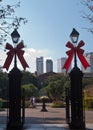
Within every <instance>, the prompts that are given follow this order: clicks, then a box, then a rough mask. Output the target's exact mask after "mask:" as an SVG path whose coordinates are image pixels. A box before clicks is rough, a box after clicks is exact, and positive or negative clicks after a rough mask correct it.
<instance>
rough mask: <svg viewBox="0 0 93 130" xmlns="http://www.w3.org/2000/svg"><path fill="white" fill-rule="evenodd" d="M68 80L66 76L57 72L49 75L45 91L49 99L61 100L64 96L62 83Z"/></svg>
mask: <svg viewBox="0 0 93 130" xmlns="http://www.w3.org/2000/svg"><path fill="white" fill-rule="evenodd" d="M67 81H68V77H67V76H64V75H63V74H57V75H55V76H50V77H48V79H47V80H46V82H47V83H46V84H47V87H46V91H47V94H48V96H49V97H50V99H52V100H55V101H57V100H61V99H62V98H63V96H64V91H65V86H64V84H65V83H66V82H67Z"/></svg>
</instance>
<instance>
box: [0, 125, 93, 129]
mask: <svg viewBox="0 0 93 130" xmlns="http://www.w3.org/2000/svg"><path fill="white" fill-rule="evenodd" d="M0 130H6V126H5V124H1V125H0ZM13 130H15V129H13ZM21 130H22V129H21ZM23 130H69V128H68V125H67V124H27V125H24V127H23ZM78 130H81V129H78ZM86 130H93V124H87V125H86Z"/></svg>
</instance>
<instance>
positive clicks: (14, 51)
mask: <svg viewBox="0 0 93 130" xmlns="http://www.w3.org/2000/svg"><path fill="white" fill-rule="evenodd" d="M22 48H24V44H23V43H22V42H20V43H19V44H18V45H17V46H16V48H13V46H12V45H10V44H9V43H7V44H6V49H8V50H9V52H8V53H7V55H8V56H7V58H6V61H5V63H4V66H3V68H6V69H7V70H8V69H9V66H10V64H11V62H12V59H13V56H14V55H15V54H16V55H17V56H18V58H19V60H20V62H21V64H22V66H23V68H24V70H25V69H26V67H29V66H28V64H27V63H26V61H25V59H24V57H23V55H24V50H21V49H22Z"/></svg>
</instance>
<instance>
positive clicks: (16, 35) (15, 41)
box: [11, 29, 20, 67]
mask: <svg viewBox="0 0 93 130" xmlns="http://www.w3.org/2000/svg"><path fill="white" fill-rule="evenodd" d="M11 38H12V41H13V44H14V47H15V48H16V46H17V44H18V41H19V38H20V34H19V33H18V31H17V29H14V31H13V32H12V33H11ZM14 67H17V58H16V52H15V54H14Z"/></svg>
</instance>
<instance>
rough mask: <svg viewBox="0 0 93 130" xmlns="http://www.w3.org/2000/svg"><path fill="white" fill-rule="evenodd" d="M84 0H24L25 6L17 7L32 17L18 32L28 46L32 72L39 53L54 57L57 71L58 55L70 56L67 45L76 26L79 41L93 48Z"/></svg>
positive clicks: (87, 48)
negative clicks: (67, 52) (67, 53)
mask: <svg viewBox="0 0 93 130" xmlns="http://www.w3.org/2000/svg"><path fill="white" fill-rule="evenodd" d="M81 1H82V0H20V2H21V7H20V8H17V9H16V13H15V14H16V15H17V16H19V17H20V16H21V17H26V18H27V20H28V23H27V24H26V25H23V24H22V25H21V27H20V28H19V30H18V32H19V33H20V35H21V39H22V40H24V44H25V45H26V46H27V48H26V49H25V51H26V54H25V57H26V60H27V62H28V64H29V67H30V68H29V69H30V71H31V72H34V71H35V69H36V68H35V58H36V57H39V56H44V57H45V59H47V58H51V59H52V60H53V62H54V71H55V72H56V71H57V63H56V62H57V59H58V58H60V57H65V56H66V53H65V52H66V51H67V50H68V48H66V47H65V45H66V43H67V42H68V41H69V40H70V38H69V35H70V33H71V31H72V29H73V28H76V30H77V31H78V32H79V33H80V36H79V41H80V40H83V41H84V42H85V46H84V47H83V48H84V50H85V52H92V51H93V48H92V47H93V45H92V44H93V35H92V34H91V33H90V32H88V31H87V30H86V29H84V28H87V27H89V26H90V27H91V24H89V22H88V21H87V20H85V19H83V18H82V17H81V16H82V12H83V11H85V12H86V10H87V9H86V8H85V7H84V6H83V5H82V4H81ZM17 2H18V1H17V0H3V2H1V3H2V5H5V4H7V3H8V4H10V5H14V4H16V3H17ZM7 40H10V39H7ZM4 58H5V56H4ZM4 58H3V61H5V59H4ZM2 63H3V62H2Z"/></svg>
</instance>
